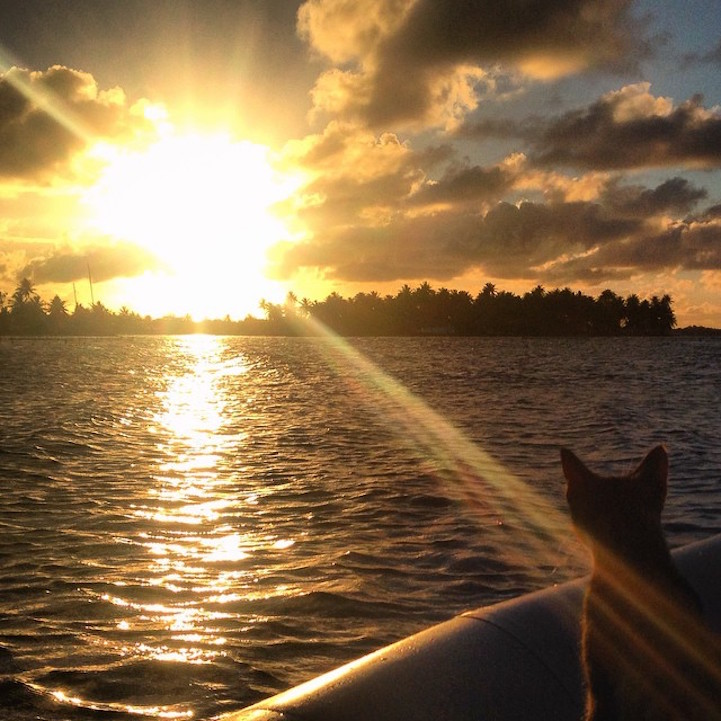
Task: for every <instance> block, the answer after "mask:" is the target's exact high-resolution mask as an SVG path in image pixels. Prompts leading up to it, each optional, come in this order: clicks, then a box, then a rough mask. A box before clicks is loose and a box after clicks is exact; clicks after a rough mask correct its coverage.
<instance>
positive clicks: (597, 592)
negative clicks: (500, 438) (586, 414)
mask: <svg viewBox="0 0 721 721" xmlns="http://www.w3.org/2000/svg"><path fill="white" fill-rule="evenodd" d="M561 461H562V465H563V472H564V475H565V477H566V480H567V483H568V485H567V490H566V497H567V499H568V504H569V507H570V510H571V518H572V520H573V523H574V526H575V528H576V529H577V531H578V533H579V535H580V536H581V538H582V540H583V541H584V542H585V543H586V544H587V545H588V546H589V548H590V550H591V552H592V555H593V571H592V573H591V579H590V582H589V586H588V590H587V592H586V598H585V601H584V607H583V614H582V661H583V670H584V673H585V675H586V682H587V702H586V716H585V718H586V721H671V720H677V719H684V720H688V721H691V720H693V721H711V720H712V719H713V720H717V719H721V663H720V659H721V654H719V651H718V643H717V641H716V640H715V638H714V637H713V635H712V634H711V632H710V631H709V630H708V629H707V628H706V627H705V626H704V624H703V621H702V617H701V603H700V601H699V598H698V596H697V595H696V593H695V591H694V590H693V589H692V588H691V586H690V585H689V583H688V582H687V581H686V580H685V579H684V578H683V576H681V574H680V573H679V572H678V570H677V569H676V566H675V565H674V563H673V560H672V558H671V554H670V552H669V549H668V546H667V545H666V541H665V539H664V535H663V531H662V529H661V510H662V508H663V504H664V500H665V498H666V480H667V475H668V456H667V454H666V450H665V449H664V447H663V446H658V447H656V448H654V449H653V450H652V451H650V453H649V454H648V455H647V456H646V458H644V460H643V461H642V462H641V464H640V465H639V466H638V468H637V469H636V470H635V471H633V472H632V473H629V474H627V475H623V476H614V477H601V476H598V475H596V474H595V473H593V472H592V471H590V470H588V468H586V466H585V465H584V464H583V463H582V462H581V461H580V460H579V459H578V458H577V457H576V456H575V455H574V454H573V453H571V452H570V451H568V450H565V449H564V450H562V451H561Z"/></svg>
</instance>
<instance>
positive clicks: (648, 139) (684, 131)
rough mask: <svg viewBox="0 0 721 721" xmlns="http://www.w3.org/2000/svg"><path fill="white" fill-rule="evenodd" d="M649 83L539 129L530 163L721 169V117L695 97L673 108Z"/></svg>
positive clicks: (606, 167)
mask: <svg viewBox="0 0 721 721" xmlns="http://www.w3.org/2000/svg"><path fill="white" fill-rule="evenodd" d="M648 91H649V85H648V83H639V84H637V85H629V86H627V87H625V88H622V89H621V90H619V91H615V92H612V93H608V94H607V95H604V96H603V97H602V98H601V99H600V100H598V101H597V102H595V103H594V104H593V105H591V106H589V107H587V108H582V109H580V110H574V111H572V112H569V113H567V114H565V115H563V116H561V117H560V118H557V119H556V120H554V121H552V122H550V123H549V124H547V125H546V126H545V127H544V128H541V129H540V130H539V132H538V133H537V134H536V137H535V138H534V139H533V145H534V152H533V153H532V156H531V157H532V160H533V161H534V162H535V163H538V164H539V165H544V166H558V165H562V166H571V167H576V168H585V169H596V170H610V169H621V168H650V167H662V166H674V165H679V166H687V167H705V168H717V167H719V166H720V165H721V112H719V110H718V109H717V108H714V109H711V110H708V109H705V108H704V107H703V105H702V102H703V99H702V98H701V97H700V96H694V97H693V98H691V99H690V100H687V101H686V102H685V103H682V104H681V105H678V106H676V107H674V106H673V104H672V103H671V101H670V100H669V99H667V98H657V97H654V96H653V95H651V94H650V93H649V92H648Z"/></svg>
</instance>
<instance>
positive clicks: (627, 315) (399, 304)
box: [263, 282, 676, 336]
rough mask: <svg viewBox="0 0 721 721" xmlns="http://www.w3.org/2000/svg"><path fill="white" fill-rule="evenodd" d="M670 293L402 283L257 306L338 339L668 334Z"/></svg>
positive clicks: (274, 319) (275, 319)
mask: <svg viewBox="0 0 721 721" xmlns="http://www.w3.org/2000/svg"><path fill="white" fill-rule="evenodd" d="M672 304H673V301H672V299H671V297H670V296H669V295H664V296H663V297H658V296H653V297H652V298H650V299H643V300H642V299H640V298H639V297H638V296H637V295H635V294H633V295H629V296H628V297H626V298H623V297H621V296H619V295H617V294H616V293H614V292H613V291H612V290H604V291H603V292H602V293H601V294H600V295H599V296H598V297H596V298H594V297H592V296H589V295H586V294H584V293H581V291H575V292H574V291H572V290H571V289H570V288H562V289H555V290H551V291H546V290H545V288H543V286H541V285H538V286H536V287H535V288H534V289H533V290H531V291H529V292H528V293H525V294H524V295H517V294H515V293H511V292H509V291H505V290H501V291H499V290H497V288H496V286H495V285H494V284H493V283H486V285H485V286H484V287H483V289H482V290H481V291H480V292H479V293H478V294H477V295H475V296H473V295H471V294H470V293H469V292H467V291H465V290H449V289H448V288H440V289H439V290H436V289H434V288H432V287H431V285H430V284H429V283H427V282H425V283H421V284H420V285H419V286H418V287H417V288H411V287H410V286H408V285H404V286H403V287H402V288H401V289H400V291H399V292H398V293H397V294H396V295H385V296H381V295H379V294H378V293H375V292H372V293H358V294H357V295H355V296H354V297H352V298H344V297H342V296H341V295H339V294H337V293H332V294H331V295H329V296H328V297H327V298H326V299H325V300H322V301H309V300H307V299H303V300H302V301H300V302H299V301H298V300H297V298H296V297H295V296H294V295H293V294H292V293H291V294H289V297H288V300H287V301H286V303H285V304H282V305H274V304H271V303H265V304H263V308H264V310H265V312H266V316H267V318H268V320H269V322H271V323H272V324H274V325H275V326H276V327H278V328H281V327H283V326H284V325H285V326H290V327H292V326H293V325H294V324H295V323H296V320H297V318H298V316H300V317H301V318H303V317H311V318H314V319H316V320H318V321H320V322H321V323H322V324H323V325H325V326H327V327H328V328H330V329H331V330H333V331H335V332H336V333H338V334H339V335H346V336H363V335H460V336H498V335H506V336H508V335H530V336H534V335H535V336H545V335H552V336H553V335H667V334H669V333H670V332H671V331H672V329H673V328H674V327H675V326H676V316H675V314H674V312H673V308H672Z"/></svg>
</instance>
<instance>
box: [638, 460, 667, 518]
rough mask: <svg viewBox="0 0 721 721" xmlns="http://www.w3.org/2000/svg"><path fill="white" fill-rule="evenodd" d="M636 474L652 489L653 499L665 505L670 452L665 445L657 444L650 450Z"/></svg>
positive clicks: (661, 505) (660, 504)
mask: <svg viewBox="0 0 721 721" xmlns="http://www.w3.org/2000/svg"><path fill="white" fill-rule="evenodd" d="M634 476H636V477H637V478H638V479H639V480H640V481H641V482H642V483H643V484H644V486H645V487H646V488H647V489H648V490H649V491H651V493H652V494H653V496H652V498H653V500H655V501H656V502H657V503H658V504H659V506H660V507H663V503H664V501H665V500H666V488H667V485H668V453H666V449H665V448H664V447H663V446H656V447H655V448H654V449H652V450H651V451H649V452H648V454H647V455H646V457H645V458H644V459H643V460H642V461H641V463H640V465H639V467H638V468H637V469H636V471H635V472H634Z"/></svg>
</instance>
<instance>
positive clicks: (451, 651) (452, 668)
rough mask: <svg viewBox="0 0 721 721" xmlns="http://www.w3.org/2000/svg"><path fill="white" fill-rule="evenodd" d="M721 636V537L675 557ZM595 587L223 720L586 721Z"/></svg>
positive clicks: (557, 592) (518, 609) (483, 619)
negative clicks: (585, 652)
mask: <svg viewBox="0 0 721 721" xmlns="http://www.w3.org/2000/svg"><path fill="white" fill-rule="evenodd" d="M673 553H674V558H675V559H676V562H677V563H678V566H679V568H680V569H681V571H682V573H683V574H684V575H685V576H686V578H688V580H689V581H690V583H691V584H692V585H693V586H694V587H695V588H696V590H697V591H698V593H699V595H700V596H701V599H702V601H703V604H704V608H705V612H706V615H707V619H708V622H709V625H710V627H711V628H712V629H714V630H717V631H718V630H721V574H719V571H720V570H721V534H718V535H715V536H712V537H711V538H709V539H707V540H704V541H700V542H697V543H693V544H689V545H688V546H683V547H682V548H678V549H676V550H674V552H673ZM586 582H587V579H578V580H576V581H570V582H568V583H564V584H561V585H558V586H554V587H551V588H548V589H545V590H542V591H537V592H534V593H530V594H527V595H525V596H521V597H519V598H516V599H513V600H510V601H504V602H501V603H498V604H495V605H492V606H486V607H482V608H479V609H478V610H475V611H470V612H468V613H464V614H462V615H460V616H456V617H455V618H452V619H451V620H449V621H446V622H444V623H441V624H438V625H436V626H432V627H431V628H429V629H427V630H425V631H421V632H420V633H417V634H414V635H413V636H409V637H408V638H405V639H402V640H401V641H398V642H396V643H394V644H391V645H390V646H387V647H385V648H381V649H380V650H378V651H375V652H374V653H371V654H369V655H367V656H364V657H363V658H360V659H358V660H356V661H352V662H351V663H348V664H346V665H344V666H341V667H340V668H338V669H335V670H334V671H331V672H329V673H326V674H323V675H322V676H319V677H318V678H315V679H313V680H311V681H308V682H306V683H303V684H301V685H300V686H297V687H295V688H292V689H290V690H288V691H284V692H283V693H280V694H277V695H275V696H271V697H270V698H268V699H265V700H263V701H260V702H259V703H256V704H254V705H253V706H250V707H248V708H246V709H243V710H241V711H236V712H232V713H229V714H224V715H223V716H222V717H221V719H222V721H341V720H342V721H406V720H409V721H410V720H411V719H412V720H413V721H439V720H441V719H442V720H443V721H491V720H493V721H517V720H518V719H524V721H532V720H534V719H537V720H538V721H546V720H548V721H566V719H567V720H568V721H578V719H580V718H581V717H582V715H583V684H582V675H581V669H580V663H579V651H578V648H579V616H580V610H581V603H582V598H583V592H584V589H585V585H586Z"/></svg>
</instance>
